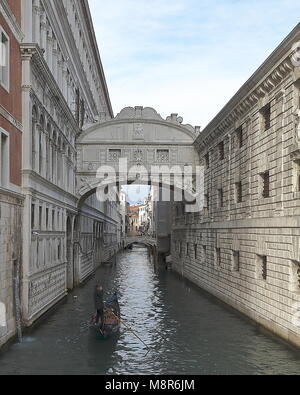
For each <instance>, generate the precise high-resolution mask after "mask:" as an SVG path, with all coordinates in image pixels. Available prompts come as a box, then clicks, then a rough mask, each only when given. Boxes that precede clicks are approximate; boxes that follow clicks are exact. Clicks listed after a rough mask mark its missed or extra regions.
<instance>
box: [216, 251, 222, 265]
mask: <svg viewBox="0 0 300 395" xmlns="http://www.w3.org/2000/svg"><path fill="white" fill-rule="evenodd" d="M215 259H216V265H217V266H221V248H216V252H215Z"/></svg>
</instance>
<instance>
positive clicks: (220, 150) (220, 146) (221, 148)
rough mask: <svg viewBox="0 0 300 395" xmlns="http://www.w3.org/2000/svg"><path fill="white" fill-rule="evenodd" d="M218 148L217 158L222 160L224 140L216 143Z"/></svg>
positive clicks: (223, 156)
mask: <svg viewBox="0 0 300 395" xmlns="http://www.w3.org/2000/svg"><path fill="white" fill-rule="evenodd" d="M218 148H219V159H220V160H223V159H224V158H225V149H224V141H221V143H220V144H219V145H218Z"/></svg>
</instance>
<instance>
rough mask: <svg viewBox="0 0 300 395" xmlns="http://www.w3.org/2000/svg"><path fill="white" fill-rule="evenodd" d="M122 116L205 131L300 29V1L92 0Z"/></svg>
mask: <svg viewBox="0 0 300 395" xmlns="http://www.w3.org/2000/svg"><path fill="white" fill-rule="evenodd" d="M89 3H90V6H91V12H92V15H93V19H94V25H95V31H96V35H97V38H98V44H99V48H100V53H101V57H102V62H103V65H104V70H105V73H106V79H107V83H108V88H109V91H110V95H111V101H112V105H113V109H114V112H115V115H116V114H117V113H118V112H119V111H120V110H121V109H122V108H123V107H126V106H138V105H142V106H145V107H146V106H151V107H154V108H155V109H156V110H157V111H158V112H159V113H160V114H161V115H162V116H163V117H164V118H165V117H166V116H167V115H169V114H170V113H172V112H174V113H179V114H180V115H181V116H183V117H184V120H185V123H191V124H192V125H199V126H202V127H204V126H205V125H206V124H207V123H208V122H209V121H210V120H211V119H212V118H213V117H214V116H215V115H216V114H217V112H218V111H219V110H221V108H222V107H223V106H224V105H225V104H226V103H227V101H228V100H229V99H230V98H231V97H232V96H233V94H234V93H235V92H236V91H237V90H238V89H239V87H240V86H241V85H242V84H243V83H244V82H245V81H246V80H247V79H248V78H249V77H250V75H251V74H252V73H253V72H254V71H255V70H256V69H257V68H258V66H259V65H260V64H261V63H262V62H263V61H264V60H265V59H266V57H267V56H268V55H269V54H270V53H271V52H272V51H273V50H274V49H275V47H276V46H277V45H278V44H279V43H280V42H281V41H282V40H283V39H284V38H285V36H286V35H287V34H288V33H289V32H290V31H291V30H292V29H293V27H294V26H295V25H296V24H297V23H298V22H299V16H300V1H299V0H259V1H255V0H223V1H221V0H110V1H107V0H89Z"/></svg>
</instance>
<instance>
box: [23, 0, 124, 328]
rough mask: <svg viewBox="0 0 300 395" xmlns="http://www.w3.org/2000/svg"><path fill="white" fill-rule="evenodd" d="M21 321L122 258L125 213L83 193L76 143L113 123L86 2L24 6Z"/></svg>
mask: <svg viewBox="0 0 300 395" xmlns="http://www.w3.org/2000/svg"><path fill="white" fill-rule="evenodd" d="M22 30H23V33H24V40H23V42H22V45H21V53H22V71H23V81H22V104H23V129H24V136H23V165H22V192H23V194H24V196H25V202H24V216H23V265H22V316H23V321H24V324H25V325H31V324H32V323H33V322H34V321H35V320H36V319H38V318H39V317H40V316H41V315H42V314H43V313H45V312H46V311H47V310H49V308H51V307H52V306H53V305H55V304H56V303H57V302H58V301H59V300H60V299H62V298H63V297H64V296H65V295H66V293H67V289H72V288H73V287H74V285H76V284H78V283H80V282H82V281H84V280H85V279H86V278H87V277H88V276H89V275H91V273H93V271H94V270H95V268H96V267H97V265H98V264H99V263H100V262H101V261H102V260H106V259H107V257H109V256H110V255H113V254H114V253H115V252H116V248H115V240H114V237H116V235H115V233H116V228H117V226H118V224H117V220H118V218H117V217H118V208H117V206H113V207H109V208H108V207H104V206H101V205H98V202H97V200H96V199H95V198H94V195H91V194H90V193H89V194H87V195H86V196H80V199H79V198H78V195H77V194H76V191H77V186H76V177H75V174H76V168H77V147H76V140H77V138H78V136H80V134H81V131H82V128H83V127H84V126H85V125H86V124H93V123H94V122H96V121H97V120H98V119H99V118H100V117H101V114H105V116H106V117H107V118H108V119H110V118H112V117H113V112H112V107H111V103H110V99H109V94H108V89H107V86H106V82H105V76H104V72H103V68H102V63H101V59H100V55H99V51H98V47H97V43H96V38H95V34H94V30H93V25H92V19H91V15H90V11H89V6H88V1H87V0H83V1H81V0H68V1H61V0H53V1H48V0H22Z"/></svg>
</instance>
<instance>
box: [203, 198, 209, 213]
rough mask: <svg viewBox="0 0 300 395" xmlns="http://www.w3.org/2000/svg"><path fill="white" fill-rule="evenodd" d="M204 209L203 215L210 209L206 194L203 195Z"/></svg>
mask: <svg viewBox="0 0 300 395" xmlns="http://www.w3.org/2000/svg"><path fill="white" fill-rule="evenodd" d="M204 208H205V213H206V214H208V213H209V209H210V200H209V194H208V193H207V194H206V195H204Z"/></svg>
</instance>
